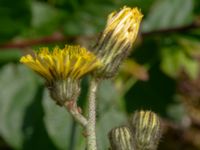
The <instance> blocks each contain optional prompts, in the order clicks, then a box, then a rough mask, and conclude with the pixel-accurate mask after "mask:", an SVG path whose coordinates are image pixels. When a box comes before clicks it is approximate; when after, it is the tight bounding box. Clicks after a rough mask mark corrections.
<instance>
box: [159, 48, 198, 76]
mask: <svg viewBox="0 0 200 150" xmlns="http://www.w3.org/2000/svg"><path fill="white" fill-rule="evenodd" d="M161 55H162V62H161V68H162V70H163V71H164V72H165V73H166V74H167V75H169V76H170V77H173V78H177V77H178V76H179V75H180V73H181V72H182V71H185V72H186V73H187V74H188V75H189V76H190V78H192V79H195V78H196V77H197V75H198V71H199V65H198V61H197V60H195V59H192V58H190V57H188V56H187V55H186V53H185V51H184V49H183V48H179V47H178V48H177V47H169V48H164V49H163V50H162V51H161Z"/></svg>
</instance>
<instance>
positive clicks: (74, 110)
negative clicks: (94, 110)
mask: <svg viewBox="0 0 200 150" xmlns="http://www.w3.org/2000/svg"><path fill="white" fill-rule="evenodd" d="M65 107H66V109H67V110H68V112H69V113H70V114H71V115H72V117H73V118H74V119H75V121H76V122H78V123H80V124H81V125H82V126H83V127H86V126H87V124H88V121H87V119H86V118H85V117H84V116H83V115H82V114H81V109H80V108H79V107H78V106H77V104H76V101H67V102H66V103H65Z"/></svg>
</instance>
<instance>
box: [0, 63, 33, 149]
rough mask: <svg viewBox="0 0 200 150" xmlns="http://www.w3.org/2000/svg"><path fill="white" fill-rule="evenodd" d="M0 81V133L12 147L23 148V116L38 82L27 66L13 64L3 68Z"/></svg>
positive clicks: (0, 72)
mask: <svg viewBox="0 0 200 150" xmlns="http://www.w3.org/2000/svg"><path fill="white" fill-rule="evenodd" d="M0 82H1V84H0V89H1V90H0V95H1V99H0V120H1V124H0V134H1V135H2V136H3V138H4V139H5V141H6V142H7V143H9V144H10V145H11V146H12V147H14V148H16V149H22V147H23V142H24V141H23V140H24V135H23V131H22V127H23V117H24V116H25V112H26V109H27V108H28V106H29V105H30V104H31V103H32V101H33V99H34V96H35V94H36V90H37V88H36V87H37V82H36V81H35V79H34V76H33V75H32V73H31V72H30V71H28V70H27V69H26V68H24V67H22V66H17V65H13V64H9V65H6V66H4V67H3V68H2V70H1V71H0ZM25 91H26V92H25ZM30 132H31V129H30Z"/></svg>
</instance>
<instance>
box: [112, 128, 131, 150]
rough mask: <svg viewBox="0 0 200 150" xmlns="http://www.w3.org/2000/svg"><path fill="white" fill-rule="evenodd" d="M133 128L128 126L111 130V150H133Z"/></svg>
mask: <svg viewBox="0 0 200 150" xmlns="http://www.w3.org/2000/svg"><path fill="white" fill-rule="evenodd" d="M132 136H133V135H132V133H131V130H130V129H129V128H128V127H126V126H121V127H117V128H114V129H112V130H111V131H110V132H109V140H110V144H111V150H133V149H134V144H133V137H132Z"/></svg>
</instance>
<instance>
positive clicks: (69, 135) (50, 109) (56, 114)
mask: <svg viewBox="0 0 200 150" xmlns="http://www.w3.org/2000/svg"><path fill="white" fill-rule="evenodd" d="M43 106H44V111H45V117H44V121H45V125H46V128H47V131H48V134H49V136H50V138H51V139H52V141H53V143H54V144H55V145H56V147H57V148H58V149H60V150H66V149H71V150H76V149H77V150H84V148H85V143H84V142H85V141H84V137H83V135H81V133H82V131H81V130H82V128H81V127H80V126H79V125H77V124H76V123H75V122H73V118H72V117H71V116H70V115H69V113H68V112H67V110H66V109H65V108H64V107H63V108H62V107H60V106H57V105H56V104H55V102H54V101H53V100H52V99H51V98H50V97H49V93H48V91H46V92H45V94H44V99H43Z"/></svg>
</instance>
